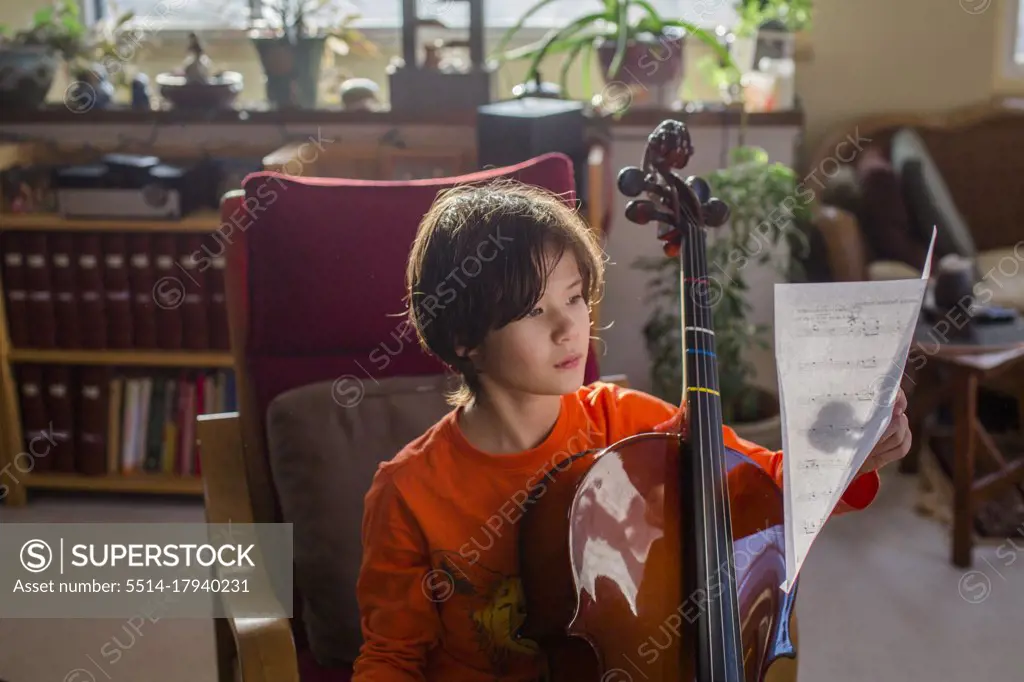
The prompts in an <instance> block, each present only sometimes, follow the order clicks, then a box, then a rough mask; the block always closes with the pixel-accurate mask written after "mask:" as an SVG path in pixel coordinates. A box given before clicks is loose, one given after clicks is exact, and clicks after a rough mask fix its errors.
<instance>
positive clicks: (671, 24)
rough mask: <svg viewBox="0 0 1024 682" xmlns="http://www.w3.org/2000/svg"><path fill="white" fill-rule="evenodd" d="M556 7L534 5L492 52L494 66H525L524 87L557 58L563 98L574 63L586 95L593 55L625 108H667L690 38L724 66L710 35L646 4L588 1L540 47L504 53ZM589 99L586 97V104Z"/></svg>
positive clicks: (722, 52) (545, 0)
mask: <svg viewBox="0 0 1024 682" xmlns="http://www.w3.org/2000/svg"><path fill="white" fill-rule="evenodd" d="M560 1H562V0H538V2H536V3H535V4H534V5H533V6H531V7H530V8H529V9H528V10H526V12H524V13H523V15H522V16H521V17H520V18H519V19H518V21H517V22H516V23H515V25H513V26H512V27H511V28H510V29H509V30H508V31H506V32H505V34H504V35H503V36H502V38H501V40H500V42H499V44H498V45H497V47H496V48H495V50H494V52H495V56H496V58H497V59H498V60H499V61H517V60H526V61H527V62H528V67H527V72H526V76H525V79H524V80H525V81H526V82H527V83H530V82H539V81H540V68H541V66H542V64H543V63H544V60H545V59H548V58H551V57H554V56H555V55H561V56H562V58H563V59H562V63H561V66H560V76H561V78H560V83H561V88H562V94H563V96H564V97H568V96H569V88H568V82H567V81H568V74H569V71H570V69H571V68H572V66H573V64H574V63H575V62H576V60H577V59H579V58H582V59H583V60H584V62H583V66H584V68H583V77H584V79H585V84H584V87H585V88H586V89H587V90H590V84H589V78H588V76H589V73H590V61H589V60H591V59H593V58H594V56H595V53H596V57H597V59H598V62H599V64H600V66H601V73H602V74H603V76H604V79H605V84H606V85H608V86H610V85H612V84H616V85H620V84H621V85H622V86H624V87H625V88H627V89H628V98H627V101H628V104H630V105H632V106H638V107H643V106H656V107H661V108H669V107H672V106H673V105H674V104H675V103H676V99H677V97H678V94H679V88H680V86H681V84H682V79H683V75H684V71H685V62H684V48H685V46H686V41H687V40H688V39H689V37H690V36H692V37H695V38H697V39H698V40H700V41H701V42H702V43H704V44H706V45H708V46H709V47H710V48H711V49H712V50H714V51H715V52H716V53H717V54H718V55H719V57H720V58H721V59H722V60H723V61H725V62H728V61H729V54H728V52H727V51H726V49H725V47H724V46H723V45H722V44H721V43H720V42H719V40H718V38H716V37H715V36H714V35H712V34H710V33H708V32H706V31H704V30H703V29H701V28H700V27H698V26H697V25H696V24H693V23H691V22H689V21H685V20H683V19H675V18H666V17H664V16H662V15H661V14H660V13H659V12H658V11H657V10H656V9H655V8H654V6H653V5H652V4H651V3H650V2H647V1H646V0H593V9H592V11H587V12H584V13H583V14H581V15H580V16H578V17H576V18H575V19H571V20H566V21H565V22H564V25H562V26H561V27H560V28H558V29H554V30H552V31H550V32H549V33H548V34H547V35H546V36H545V37H544V38H542V39H541V40H539V41H536V42H534V43H531V44H528V45H525V46H522V47H518V48H515V49H508V46H509V44H510V43H511V42H512V40H513V39H514V38H515V36H516V35H518V33H519V31H520V30H522V28H523V26H524V25H525V24H526V22H527V21H528V20H529V19H530V18H531V17H533V16H534V15H535V14H537V12H539V11H541V10H542V9H544V8H546V7H548V6H551V5H554V4H555V3H558V2H560ZM592 94H593V93H592V92H588V93H587V98H588V99H589V98H590V96H591V95H592ZM620 99H622V98H620ZM617 108H619V109H621V108H623V107H621V106H620V107H617Z"/></svg>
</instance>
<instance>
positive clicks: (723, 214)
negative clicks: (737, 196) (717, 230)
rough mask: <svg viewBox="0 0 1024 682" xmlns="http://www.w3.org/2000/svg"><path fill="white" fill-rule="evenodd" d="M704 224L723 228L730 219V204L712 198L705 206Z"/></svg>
mask: <svg viewBox="0 0 1024 682" xmlns="http://www.w3.org/2000/svg"><path fill="white" fill-rule="evenodd" d="M703 212H704V224H705V225H707V226H708V227H721V226H722V225H725V221H727V220H728V219H729V204H727V203H725V202H724V201H722V200H721V199H716V198H712V199H711V200H710V201H708V202H707V203H706V204H704V211H703Z"/></svg>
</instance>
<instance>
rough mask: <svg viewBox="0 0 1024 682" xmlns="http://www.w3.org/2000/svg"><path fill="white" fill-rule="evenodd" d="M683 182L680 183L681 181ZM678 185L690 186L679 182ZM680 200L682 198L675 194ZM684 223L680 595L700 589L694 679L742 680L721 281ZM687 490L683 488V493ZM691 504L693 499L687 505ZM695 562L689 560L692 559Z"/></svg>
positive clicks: (694, 223) (694, 222)
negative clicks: (718, 337)
mask: <svg viewBox="0 0 1024 682" xmlns="http://www.w3.org/2000/svg"><path fill="white" fill-rule="evenodd" d="M680 184H682V183H680ZM683 189H684V191H687V192H688V191H689V189H688V188H685V186H684V187H683ZM681 203H683V204H684V205H685V204H686V203H687V202H681ZM685 213H686V214H687V218H688V220H687V221H686V222H687V223H688V225H686V227H685V228H684V237H683V241H682V244H681V249H680V251H679V259H680V266H681V267H680V278H681V287H680V292H681V294H682V295H681V296H680V306H681V314H680V317H679V319H680V320H681V321H682V327H683V328H682V330H681V332H682V333H681V334H680V339H681V340H682V359H683V385H682V399H683V400H685V405H686V411H685V415H686V431H685V433H687V434H688V437H689V446H688V450H689V456H688V457H686V458H685V460H684V465H683V466H682V470H681V472H680V474H681V479H682V480H681V483H682V488H681V489H682V491H683V496H682V499H684V500H685V499H687V498H688V499H689V501H690V503H689V504H688V505H687V507H688V508H687V509H683V510H680V511H681V512H683V515H682V517H681V518H686V519H689V520H690V525H689V526H688V527H687V526H685V525H684V527H683V529H684V531H685V530H689V531H690V533H689V537H684V538H682V545H683V547H684V548H689V552H690V556H689V557H688V559H689V561H688V562H687V565H691V566H694V568H695V570H694V571H692V572H689V573H688V574H687V576H686V578H685V579H684V585H683V595H684V598H689V597H690V596H691V595H698V594H700V595H706V597H707V599H706V600H705V604H704V606H703V607H702V613H701V615H700V617H699V618H698V620H697V640H698V642H697V647H696V651H697V661H696V665H697V673H698V675H697V680H699V681H700V682H741V681H742V680H743V679H744V669H743V646H742V640H741V636H740V631H741V630H740V618H739V606H738V599H737V595H736V589H735V587H736V585H735V578H734V576H735V572H734V566H735V562H734V560H733V536H732V516H731V513H730V508H729V489H728V485H727V480H726V476H727V472H726V465H725V461H726V460H725V444H724V442H723V438H722V403H721V396H720V393H719V382H718V359H717V357H716V354H715V330H714V323H713V321H712V316H713V315H712V308H713V305H714V304H715V303H717V302H718V298H719V297H720V296H719V294H720V293H721V289H720V285H719V284H718V283H717V282H716V281H715V280H713V279H712V278H710V277H709V275H708V268H707V249H706V240H705V231H704V226H703V225H701V224H700V220H699V218H698V217H697V216H694V215H690V213H691V212H690V211H685ZM687 493H689V495H687ZM690 505H692V506H690ZM691 561H692V562H693V563H690V562H691Z"/></svg>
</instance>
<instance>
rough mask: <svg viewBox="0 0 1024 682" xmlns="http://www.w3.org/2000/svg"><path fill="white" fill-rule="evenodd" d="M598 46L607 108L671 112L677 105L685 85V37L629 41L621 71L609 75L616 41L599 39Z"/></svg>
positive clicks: (603, 96) (620, 67)
mask: <svg viewBox="0 0 1024 682" xmlns="http://www.w3.org/2000/svg"><path fill="white" fill-rule="evenodd" d="M596 46H597V55H598V59H599V61H600V62H601V67H602V68H601V73H602V74H604V78H605V90H604V92H603V93H602V100H603V101H604V102H606V104H605V107H606V108H609V109H616V110H619V111H623V110H625V109H627V108H639V109H671V108H673V107H674V106H675V105H676V103H677V102H678V100H679V89H680V88H681V87H682V85H683V67H684V56H683V50H684V49H685V47H686V37H685V35H682V34H681V35H678V36H673V35H667V34H662V35H660V36H650V37H644V38H639V39H634V40H630V41H629V42H627V43H626V52H625V55H624V56H623V58H622V62H621V64H619V68H618V69H617V70H616V71H615V73H612V74H610V75H609V73H608V71H609V69H611V66H612V62H613V61H614V59H615V48H616V42H615V41H614V40H608V39H605V38H600V39H598V41H597V43H596Z"/></svg>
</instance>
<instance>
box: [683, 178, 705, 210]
mask: <svg viewBox="0 0 1024 682" xmlns="http://www.w3.org/2000/svg"><path fill="white" fill-rule="evenodd" d="M686 185H687V187H689V188H690V189H691V190H693V193H694V194H696V195H697V199H698V200H699V201H700V203H701V204H702V205H703V204H706V203H707V202H708V200H710V199H711V186H710V185H709V184H708V183H707V180H705V179H704V178H699V177H697V176H696V175H691V176H690V177H688V178H686Z"/></svg>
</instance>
